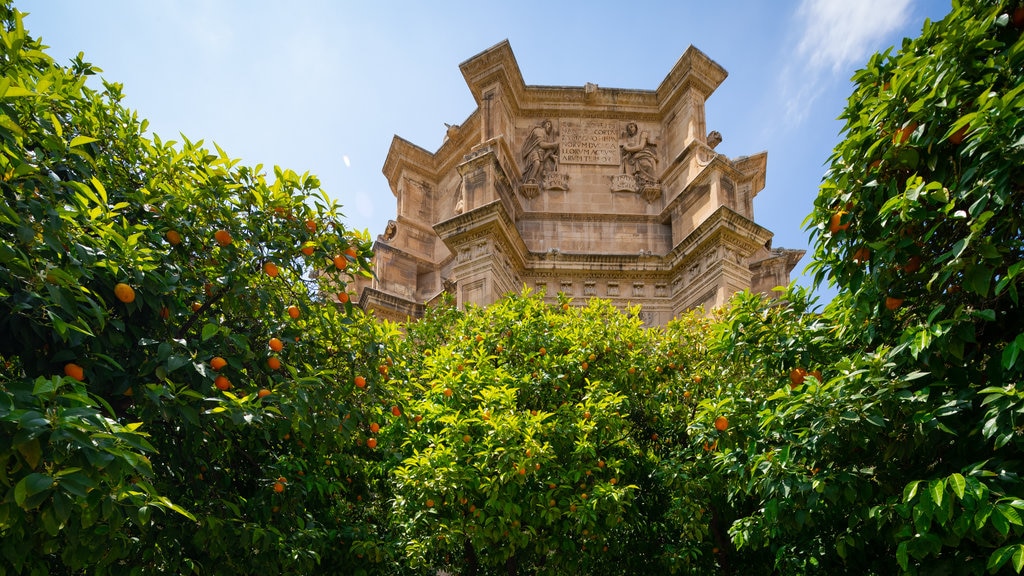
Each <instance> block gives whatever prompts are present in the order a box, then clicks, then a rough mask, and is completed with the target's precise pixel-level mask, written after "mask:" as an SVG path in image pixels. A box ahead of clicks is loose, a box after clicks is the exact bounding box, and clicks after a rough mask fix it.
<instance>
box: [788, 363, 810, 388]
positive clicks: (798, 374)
mask: <svg viewBox="0 0 1024 576" xmlns="http://www.w3.org/2000/svg"><path fill="white" fill-rule="evenodd" d="M806 377H807V370H805V369H803V368H793V369H792V370H790V371H789V386H790V388H796V387H797V386H799V385H801V384H803V383H804V378H806Z"/></svg>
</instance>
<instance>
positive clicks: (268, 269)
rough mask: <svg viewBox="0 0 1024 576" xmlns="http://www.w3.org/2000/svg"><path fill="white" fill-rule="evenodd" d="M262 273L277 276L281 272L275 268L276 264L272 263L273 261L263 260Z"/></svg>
mask: <svg viewBox="0 0 1024 576" xmlns="http://www.w3.org/2000/svg"><path fill="white" fill-rule="evenodd" d="M263 273H264V274H266V275H267V276H270V277H271V278H277V275H278V274H280V273H281V272H280V271H279V270H278V269H277V264H274V263H273V262H264V263H263Z"/></svg>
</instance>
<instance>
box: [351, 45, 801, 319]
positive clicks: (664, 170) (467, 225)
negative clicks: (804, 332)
mask: <svg viewBox="0 0 1024 576" xmlns="http://www.w3.org/2000/svg"><path fill="white" fill-rule="evenodd" d="M461 69H462V74H463V76H464V77H465V79H466V82H467V84H468V85H469V88H470V90H471V91H472V93H473V96H474V98H475V99H476V102H477V109H476V110H474V111H473V113H472V114H470V116H469V117H468V118H467V119H466V121H465V122H463V123H462V124H461V125H459V126H449V127H448V131H447V137H446V139H445V142H444V143H443V144H442V145H441V147H440V149H438V150H437V151H436V152H433V153H431V152H429V151H427V150H424V149H423V148H420V147H418V146H415V145H413V144H411V143H409V142H407V141H406V140H403V139H401V138H399V137H397V136H396V137H395V139H394V141H393V142H392V145H391V150H390V152H389V154H388V158H387V160H386V162H385V164H384V175H385V176H386V177H387V179H388V183H389V184H390V186H391V191H392V192H393V193H394V194H395V196H396V198H397V199H398V215H397V217H396V219H395V220H393V221H391V222H390V223H389V224H388V227H387V230H386V231H385V233H384V234H382V235H381V236H379V237H378V238H377V242H376V244H375V252H376V256H375V258H376V261H375V266H376V275H377V277H376V279H374V280H372V281H365V282H363V283H362V285H360V286H359V287H358V288H359V289H360V299H359V302H360V305H362V306H363V307H364V308H366V309H372V310H374V311H375V312H376V314H377V316H378V317H383V318H389V319H395V320H405V319H406V318H407V317H413V318H415V317H419V316H421V315H422V313H423V307H424V306H425V305H428V304H429V302H431V301H432V300H434V299H435V298H437V297H438V296H439V295H440V294H441V293H442V292H444V291H449V292H452V293H454V295H455V298H456V301H457V303H458V304H459V305H460V306H463V305H466V304H470V303H472V304H478V305H486V304H489V303H491V302H494V301H495V300H497V299H498V298H500V297H501V296H502V295H503V294H506V293H508V292H514V291H519V290H521V289H522V287H523V286H524V285H525V286H528V287H531V288H537V289H541V290H544V291H545V293H546V294H547V296H548V298H550V299H552V300H553V299H554V298H555V295H556V293H557V292H565V293H566V294H568V295H569V296H572V297H574V298H580V299H583V298H588V297H592V296H596V297H602V298H608V299H611V300H612V301H614V302H616V303H617V304H620V305H626V304H640V305H642V310H643V312H642V314H643V317H644V320H645V321H646V322H647V323H648V324H664V323H666V322H667V321H668V320H670V319H671V318H673V317H674V316H676V315H678V314H680V313H681V312H683V311H685V310H687V309H690V308H695V307H698V306H703V307H705V308H711V307H714V306H718V305H721V304H723V303H724V302H726V300H728V299H729V297H730V296H731V295H732V294H733V293H734V292H736V291H739V290H743V289H747V288H753V289H754V290H762V291H767V290H770V289H771V288H772V287H774V286H777V285H784V284H788V282H789V276H790V272H791V271H792V269H793V267H794V266H795V265H796V263H797V261H798V260H799V259H800V257H801V256H802V255H803V251H800V250H784V249H775V250H772V249H771V238H772V234H771V232H769V231H768V230H766V229H764V228H762V227H761V226H758V225H757V224H755V223H754V221H753V198H754V196H755V195H756V194H757V193H758V192H760V191H761V190H762V189H763V188H764V183H765V166H766V162H767V154H766V153H764V152H761V153H758V154H755V155H753V156H744V157H741V158H737V159H729V158H726V157H725V156H723V155H721V154H719V153H717V152H715V151H714V148H715V146H717V145H718V143H719V142H720V141H721V138H722V137H721V135H720V134H718V133H717V132H711V133H710V134H709V133H708V131H707V126H706V124H705V119H704V103H705V101H706V100H707V98H708V97H709V96H710V95H711V93H712V92H713V91H714V90H715V89H716V88H717V87H718V85H719V84H721V82H722V81H723V80H724V79H725V77H726V72H725V70H724V69H722V68H721V67H720V66H719V65H718V64H716V63H715V62H713V61H712V60H710V59H709V58H708V57H707V56H705V55H704V54H703V53H702V52H700V51H699V50H697V49H696V48H693V47H692V46H691V47H690V48H689V49H687V50H686V52H685V53H684V54H683V56H682V57H681V58H680V59H679V61H678V62H677V63H676V65H675V66H674V67H673V68H672V70H671V71H670V72H669V74H668V76H667V77H666V78H665V80H664V81H663V82H662V83H661V85H660V86H659V87H658V88H657V89H656V90H624V89H617V88H599V87H598V86H596V85H594V84H587V85H586V86H583V87H579V88H565V87H548V86H527V85H526V84H525V83H524V82H523V78H522V75H521V74H520V71H519V66H518V64H517V63H516V60H515V57H514V56H513V54H512V49H511V48H510V46H509V44H508V42H502V43H500V44H498V45H496V46H494V47H492V48H490V49H488V50H486V51H484V52H482V53H480V54H478V55H476V56H474V57H473V58H470V59H469V60H467V61H466V62H463V63H462V65H461Z"/></svg>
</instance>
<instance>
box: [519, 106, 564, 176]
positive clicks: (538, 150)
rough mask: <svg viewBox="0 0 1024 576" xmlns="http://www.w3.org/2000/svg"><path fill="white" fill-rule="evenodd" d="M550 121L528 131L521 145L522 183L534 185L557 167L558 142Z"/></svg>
mask: <svg viewBox="0 0 1024 576" xmlns="http://www.w3.org/2000/svg"><path fill="white" fill-rule="evenodd" d="M553 132H554V128H553V127H552V124H551V120H544V121H543V122H541V123H540V125H538V126H535V127H534V128H533V130H531V131H530V135H529V136H527V137H526V142H524V143H523V153H522V156H523V163H524V167H523V183H524V184H536V183H538V182H539V181H541V180H543V179H544V175H545V174H547V173H548V172H554V171H556V170H557V166H558V141H556V140H555V136H554V133H553Z"/></svg>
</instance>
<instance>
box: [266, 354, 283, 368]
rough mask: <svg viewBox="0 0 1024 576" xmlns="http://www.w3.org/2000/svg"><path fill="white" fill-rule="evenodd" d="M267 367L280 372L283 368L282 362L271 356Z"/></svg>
mask: <svg viewBox="0 0 1024 576" xmlns="http://www.w3.org/2000/svg"><path fill="white" fill-rule="evenodd" d="M267 367H269V368H270V369H271V370H279V369H280V368H281V360H280V359H278V357H277V356H271V357H270V358H267Z"/></svg>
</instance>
